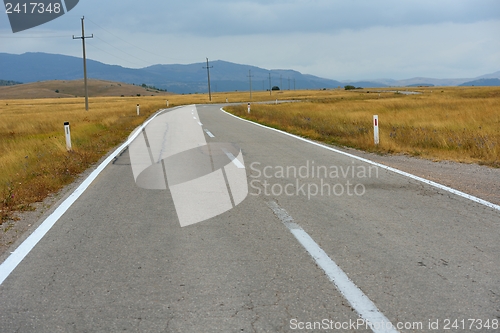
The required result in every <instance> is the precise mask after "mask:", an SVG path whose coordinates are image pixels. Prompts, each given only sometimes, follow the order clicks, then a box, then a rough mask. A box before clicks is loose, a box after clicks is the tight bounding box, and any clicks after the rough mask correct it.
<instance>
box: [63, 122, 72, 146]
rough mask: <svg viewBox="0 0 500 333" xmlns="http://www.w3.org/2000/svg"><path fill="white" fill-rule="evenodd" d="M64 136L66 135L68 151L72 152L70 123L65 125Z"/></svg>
mask: <svg viewBox="0 0 500 333" xmlns="http://www.w3.org/2000/svg"><path fill="white" fill-rule="evenodd" d="M64 134H65V135H66V150H67V151H71V149H72V148H71V131H70V129H69V121H67V122H65V123H64Z"/></svg>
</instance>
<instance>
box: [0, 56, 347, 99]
mask: <svg viewBox="0 0 500 333" xmlns="http://www.w3.org/2000/svg"><path fill="white" fill-rule="evenodd" d="M204 66H206V63H195V64H190V65H154V66H150V67H146V68H142V69H131V68H125V67H121V66H116V65H106V64H103V63H101V62H98V61H94V60H90V59H88V60H87V75H88V77H89V78H93V79H99V80H108V81H116V82H125V83H134V84H136V85H142V84H146V85H148V86H155V87H158V88H161V89H166V90H168V91H169V92H174V93H196V92H200V93H202V92H207V91H208V82H207V71H206V69H204V68H203V67H204ZM210 66H213V68H211V70H210V78H211V88H212V90H213V91H235V90H240V91H245V90H249V86H250V81H249V77H248V75H249V70H250V71H251V75H252V89H253V90H266V89H269V73H271V81H272V85H273V86H276V85H277V86H281V85H282V87H280V88H281V89H288V88H290V89H294V87H295V88H296V89H316V88H318V89H320V88H336V87H338V86H342V84H341V83H340V82H338V81H335V80H328V79H323V78H319V77H316V76H312V75H304V74H301V73H299V72H297V71H293V70H267V69H262V68H258V67H254V66H248V65H239V64H234V63H230V62H226V61H221V60H219V61H212V62H210ZM82 67H83V65H82V59H81V58H77V57H71V56H65V55H58V54H47V53H24V54H21V55H15V54H8V53H0V73H1V75H2V77H3V79H8V80H16V81H21V82H38V81H48V80H77V79H81V78H83V69H82Z"/></svg>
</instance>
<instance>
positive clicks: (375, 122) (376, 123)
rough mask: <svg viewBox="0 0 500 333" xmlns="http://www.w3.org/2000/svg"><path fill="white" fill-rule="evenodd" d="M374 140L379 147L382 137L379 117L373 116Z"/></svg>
mask: <svg viewBox="0 0 500 333" xmlns="http://www.w3.org/2000/svg"><path fill="white" fill-rule="evenodd" d="M373 138H374V140H375V145H377V146H378V144H379V143H380V137H379V132H378V115H374V116H373Z"/></svg>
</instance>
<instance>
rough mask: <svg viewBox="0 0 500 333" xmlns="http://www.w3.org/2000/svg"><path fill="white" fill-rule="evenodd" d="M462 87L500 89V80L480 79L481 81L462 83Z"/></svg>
mask: <svg viewBox="0 0 500 333" xmlns="http://www.w3.org/2000/svg"><path fill="white" fill-rule="evenodd" d="M460 86H476V87H488V86H499V87H500V79H479V80H474V81H469V82H465V83H462V84H461V85H460Z"/></svg>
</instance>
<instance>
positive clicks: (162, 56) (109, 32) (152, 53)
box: [88, 19, 180, 60]
mask: <svg viewBox="0 0 500 333" xmlns="http://www.w3.org/2000/svg"><path fill="white" fill-rule="evenodd" d="M88 20H89V21H90V22H92V23H93V24H94V25H96V26H97V27H99V28H100V29H102V30H104V31H105V32H107V33H108V34H110V35H112V36H114V37H116V38H118V39H119V40H121V41H123V42H125V43H127V44H129V45H131V46H133V47H135V48H137V49H139V50H141V51H144V52H146V53H149V54H151V55H154V56H157V57H160V58H166V59H171V60H180V59H175V58H170V57H166V56H164V55H160V54H156V53H154V52H151V51H148V50H145V49H143V48H142V47H139V46H137V45H134V44H132V43H130V42H129V41H128V40H125V39H123V38H121V37H120V36H117V35H115V34H114V33H112V32H111V31H109V30H106V29H105V28H103V27H102V26H100V25H99V24H97V23H95V22H94V21H92V20H91V19H88Z"/></svg>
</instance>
